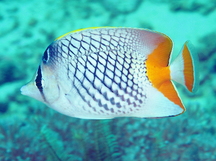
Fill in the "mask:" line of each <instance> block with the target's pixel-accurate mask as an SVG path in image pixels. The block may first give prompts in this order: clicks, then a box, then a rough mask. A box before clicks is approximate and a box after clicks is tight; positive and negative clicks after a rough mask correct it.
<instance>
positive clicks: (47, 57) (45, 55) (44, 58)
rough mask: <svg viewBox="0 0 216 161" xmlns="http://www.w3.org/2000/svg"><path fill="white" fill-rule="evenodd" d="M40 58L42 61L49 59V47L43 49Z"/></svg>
mask: <svg viewBox="0 0 216 161" xmlns="http://www.w3.org/2000/svg"><path fill="white" fill-rule="evenodd" d="M42 60H43V62H44V63H47V62H48V61H49V47H48V48H47V49H46V50H45V52H44V54H43V58H42Z"/></svg>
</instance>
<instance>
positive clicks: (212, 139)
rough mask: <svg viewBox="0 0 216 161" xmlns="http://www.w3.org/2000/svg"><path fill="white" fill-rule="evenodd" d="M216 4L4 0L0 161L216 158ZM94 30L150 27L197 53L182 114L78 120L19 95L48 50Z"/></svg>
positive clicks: (183, 93)
mask: <svg viewBox="0 0 216 161" xmlns="http://www.w3.org/2000/svg"><path fill="white" fill-rule="evenodd" d="M215 8H216V3H215V2H214V1H211V0H207V1H202V0H200V1H197V0H188V1H172V0H170V1H169V0H152V1H151V0H143V1H142V0H125V1H123V0H92V1H90V0H80V1H76V0H59V1H51V0H32V1H27V0H20V1H16V0H11V1H9V0H1V1H0V49H1V50H0V56H1V59H0V60H1V61H0V160H1V161H16V160H18V161H21V160H25V161H32V160H36V161H44V160H48V161H54V160H62V161H97V160H98V161H99V160H105V161H155V160H158V161H164V160H169V161H170V160H171V161H175V160H180V161H203V160H205V161H207V160H208V161H211V160H212V161H213V160H216V155H215V154H216V124H215V122H216V114H215V111H216V74H215V72H216V45H215V44H216V38H215V37H216V25H215V24H216V21H215V20H216V10H215ZM94 26H123V27H136V28H148V29H152V30H156V31H159V32H162V33H164V34H166V35H168V36H169V37H171V39H172V40H173V42H174V45H175V46H174V50H173V51H174V54H177V53H178V51H179V50H180V49H181V47H182V45H183V43H184V42H185V41H186V40H190V41H191V42H192V43H193V44H194V46H195V48H196V49H197V52H198V55H199V60H200V63H199V69H200V85H199V90H198V91H197V92H196V93H195V94H191V93H188V92H187V91H186V90H185V89H184V88H183V87H181V86H179V85H177V88H178V91H179V93H180V95H181V96H182V99H183V102H184V104H185V107H186V108H187V111H186V112H185V113H184V114H182V115H180V116H177V117H172V118H163V119H140V118H116V119H112V120H83V119H77V118H71V117H67V116H64V115H62V114H59V113H57V112H55V111H54V110H52V109H50V108H48V107H46V106H45V105H43V104H42V103H39V102H38V101H36V100H33V99H32V98H29V97H26V96H23V95H21V94H20V91H19V89H20V87H21V86H22V85H23V84H25V83H26V82H28V81H30V79H31V78H32V76H33V75H34V73H35V71H36V69H37V66H38V64H39V62H40V59H41V56H42V54H43V52H44V50H45V49H46V47H47V46H48V45H49V44H50V43H51V42H52V41H53V40H54V39H55V38H57V37H58V36H61V35H62V34H64V33H66V32H69V31H71V30H75V29H79V28H86V27H94Z"/></svg>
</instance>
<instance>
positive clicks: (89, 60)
mask: <svg viewBox="0 0 216 161" xmlns="http://www.w3.org/2000/svg"><path fill="white" fill-rule="evenodd" d="M171 48H172V42H171V40H170V39H169V38H168V37H167V36H165V35H164V34H161V33H157V32H153V31H149V30H143V29H133V28H112V27H106V28H90V29H84V30H78V31H73V32H70V33H68V34H65V35H63V36H61V37H59V38H57V39H56V40H55V41H54V42H53V43H52V44H51V45H50V46H48V48H47V49H46V51H45V52H44V55H43V57H42V62H41V64H40V66H39V68H38V71H37V74H36V77H35V79H34V80H33V81H32V82H30V83H29V84H27V85H25V86H23V87H22V88H21V91H22V94H24V95H28V96H30V97H33V98H35V99H37V100H39V101H41V102H43V103H45V104H46V105H48V106H49V107H51V108H53V109H55V110H56V111H58V112H60V113H62V114H65V115H68V116H71V117H77V118H85V119H110V118H114V117H142V118H143V117H145V118H146V117H166V116H175V115H179V114H181V113H183V112H184V111H185V108H184V106H183V104H182V102H181V99H180V98H179V96H178V93H177V91H176V90H175V87H174V84H173V83H172V81H171V79H172V80H175V81H178V82H179V83H181V84H182V85H184V86H186V88H188V90H190V91H192V90H194V89H195V85H196V81H195V77H196V74H195V67H194V59H193V58H192V56H191V53H190V50H189V49H188V47H187V44H185V45H184V48H183V50H182V52H181V54H180V56H179V57H178V58H177V59H176V60H177V61H174V62H173V64H170V65H169V58H170V52H171ZM186 50H187V52H186ZM184 55H186V56H184ZM185 57H186V58H185ZM186 59H190V60H189V63H190V64H191V65H190V67H186V65H184V63H185V62H187V61H186ZM186 64H188V63H186ZM185 70H188V71H189V73H190V76H187V74H185V73H184V71H185ZM161 73H163V75H161ZM175 73H178V74H175ZM191 77H192V79H193V80H190V79H191ZM188 80H190V81H188ZM188 82H189V83H188ZM166 89H168V92H167V90H166Z"/></svg>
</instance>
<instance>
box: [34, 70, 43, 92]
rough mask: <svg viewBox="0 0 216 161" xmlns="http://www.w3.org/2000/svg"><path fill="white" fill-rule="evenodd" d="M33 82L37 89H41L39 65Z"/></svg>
mask: <svg viewBox="0 0 216 161" xmlns="http://www.w3.org/2000/svg"><path fill="white" fill-rule="evenodd" d="M35 84H36V86H37V88H38V89H39V91H42V90H43V85H42V73H41V66H39V67H38V71H37V76H36V79H35Z"/></svg>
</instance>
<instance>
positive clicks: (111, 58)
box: [50, 33, 145, 114]
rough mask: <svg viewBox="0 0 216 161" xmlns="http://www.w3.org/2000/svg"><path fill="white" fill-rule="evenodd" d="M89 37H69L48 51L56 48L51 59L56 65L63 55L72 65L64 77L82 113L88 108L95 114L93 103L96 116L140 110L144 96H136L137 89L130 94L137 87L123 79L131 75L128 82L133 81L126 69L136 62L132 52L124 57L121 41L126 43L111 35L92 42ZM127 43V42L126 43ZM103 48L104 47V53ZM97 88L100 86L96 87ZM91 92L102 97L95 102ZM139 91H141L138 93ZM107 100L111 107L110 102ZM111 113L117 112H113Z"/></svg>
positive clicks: (93, 39)
mask: <svg viewBox="0 0 216 161" xmlns="http://www.w3.org/2000/svg"><path fill="white" fill-rule="evenodd" d="M92 35H93V36H95V35H96V34H95V33H94V34H92V33H90V34H89V35H85V33H83V34H81V36H71V35H69V36H67V37H65V38H64V39H62V40H61V41H56V43H55V44H52V45H51V46H50V48H54V50H50V51H52V52H53V53H54V52H55V49H56V48H57V50H58V52H57V53H56V54H57V56H53V57H54V58H59V60H58V61H60V60H61V61H62V60H64V59H62V57H64V56H63V55H67V56H69V58H68V59H67V60H68V61H69V62H73V61H74V62H75V64H74V63H69V64H70V66H69V68H68V70H69V71H68V72H67V73H69V78H73V79H72V80H71V81H72V86H73V87H74V88H73V90H76V91H75V92H76V93H78V94H79V96H80V97H81V98H82V100H83V101H84V102H85V103H84V105H82V107H83V109H84V110H85V108H84V107H86V106H89V107H91V108H92V109H93V110H94V111H91V112H98V111H96V110H95V109H94V103H93V102H92V101H96V102H98V106H99V107H100V109H99V111H100V113H106V114H109V113H110V112H111V113H116V114H117V112H118V113H119V112H121V113H122V114H124V113H129V111H130V112H133V111H136V110H138V109H139V108H140V107H141V103H143V101H144V100H143V98H144V97H143V96H145V93H143V92H142V93H140V92H139V93H138V89H136V90H134V89H133V87H136V86H137V84H136V85H135V84H134V82H133V80H128V78H127V77H128V75H131V76H130V77H131V78H132V77H133V74H132V73H130V72H129V71H128V69H129V67H130V66H131V62H132V61H131V59H136V58H135V57H134V51H131V52H130V53H127V52H128V47H127V49H125V47H124V46H125V42H123V40H124V41H126V39H125V38H124V39H123V38H121V36H120V37H117V36H114V35H115V33H113V34H111V35H112V36H110V35H104V34H102V33H100V34H98V33H97V36H98V37H97V40H96V38H95V37H94V38H92ZM113 37H114V38H113ZM79 38H80V40H79ZM107 39H108V40H107ZM102 40H103V42H110V40H112V41H111V42H110V43H109V45H107V44H106V45H105V44H103V43H101V45H100V42H101V41H102ZM118 40H119V41H120V42H122V44H124V46H119V45H118ZM87 41H88V43H87ZM127 41H129V39H128V40H127ZM95 43H96V44H95ZM62 46H64V47H62ZM84 46H85V47H84ZM103 46H106V50H105V51H104V47H103ZM81 48H84V49H85V51H86V52H85V53H88V54H85V53H84V52H82V51H81ZM95 49H97V50H95ZM116 49H118V50H116ZM125 53H127V54H125ZM132 54H133V56H132ZM53 57H52V58H53ZM126 59H127V61H126ZM143 61H144V60H141V61H140V64H141V65H143ZM93 62H94V64H93ZM134 62H135V61H134ZM66 64H67V63H66ZM99 66H100V67H99ZM101 67H103V69H104V71H101V70H100V69H101ZM135 67H136V66H135ZM143 80H145V79H143ZM136 82H137V83H138V81H136ZM98 84H100V85H99V86H98ZM129 85H130V86H129ZM102 86H104V87H103V88H104V91H102V89H101V87H102ZM80 87H82V90H80ZM139 88H142V87H139ZM91 90H93V91H97V92H99V93H100V94H101V96H102V97H100V98H96V97H95V95H94V92H91ZM80 91H82V92H80ZM139 91H143V90H142V89H141V90H139ZM129 92H130V93H129ZM132 92H133V95H134V97H133V95H132ZM92 93H93V94H92ZM137 94H138V96H140V97H139V98H138V97H137V96H136V95H137ZM107 97H109V99H107ZM142 97H143V98H142ZM111 100H112V103H111V102H110V101H111ZM101 102H103V103H101ZM129 106H131V107H130V108H129V111H127V110H128V109H127V108H128V107H129ZM110 109H112V110H110ZM114 109H117V110H118V111H117V112H116V111H115V110H114ZM88 110H89V109H88Z"/></svg>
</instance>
